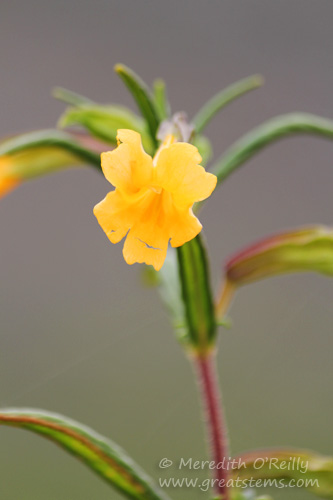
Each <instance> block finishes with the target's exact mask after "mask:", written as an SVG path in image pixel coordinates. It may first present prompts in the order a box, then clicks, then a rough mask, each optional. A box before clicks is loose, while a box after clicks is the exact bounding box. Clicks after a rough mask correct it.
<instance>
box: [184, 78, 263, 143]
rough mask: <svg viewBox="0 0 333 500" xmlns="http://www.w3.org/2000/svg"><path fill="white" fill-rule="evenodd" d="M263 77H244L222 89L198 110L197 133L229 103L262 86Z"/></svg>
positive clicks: (196, 117) (196, 116) (194, 120)
mask: <svg viewBox="0 0 333 500" xmlns="http://www.w3.org/2000/svg"><path fill="white" fill-rule="evenodd" d="M262 84H263V78H262V76H260V75H253V76H249V77H247V78H243V79H242V80H239V81H238V82H235V83H233V84H232V85H230V86H229V87H227V88H226V89H223V90H221V91H220V92H219V93H218V94H216V95H215V96H214V97H212V98H211V99H210V100H209V101H208V102H207V103H206V104H204V106H203V107H202V108H201V109H200V110H199V111H198V113H197V114H196V115H195V117H194V118H193V124H194V128H195V131H196V132H197V134H200V133H201V132H202V131H203V130H204V128H205V127H206V126H207V125H208V123H209V122H210V121H211V120H212V118H213V117H214V116H215V115H216V114H217V113H218V112H219V111H221V109H223V108H225V107H226V106H227V105H228V104H229V103H231V102H232V101H234V100H235V99H238V97H241V96H242V95H244V94H245V93H247V92H250V91H251V90H254V89H257V88H258V87H261V85H262Z"/></svg>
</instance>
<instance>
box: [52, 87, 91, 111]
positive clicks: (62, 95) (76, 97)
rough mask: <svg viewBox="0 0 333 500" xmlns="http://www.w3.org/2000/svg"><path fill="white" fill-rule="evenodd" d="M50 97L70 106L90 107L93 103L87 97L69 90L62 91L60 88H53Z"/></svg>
mask: <svg viewBox="0 0 333 500" xmlns="http://www.w3.org/2000/svg"><path fill="white" fill-rule="evenodd" d="M52 95H53V97H55V98H56V99H59V101H63V102H66V103H67V104H71V105H72V106H84V105H91V104H94V102H93V101H92V100H91V99H88V97H84V96H82V95H80V94H77V93H76V92H72V91H71V90H67V89H64V88H62V87H55V88H54V89H53V90H52Z"/></svg>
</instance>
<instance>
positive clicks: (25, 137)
mask: <svg viewBox="0 0 333 500" xmlns="http://www.w3.org/2000/svg"><path fill="white" fill-rule="evenodd" d="M41 147H43V148H44V147H56V148H59V149H61V150H63V151H67V152H68V153H72V154H73V155H75V156H76V157H77V158H79V159H80V160H81V161H82V162H85V163H88V164H89V165H92V166H94V167H97V168H98V169H99V170H100V169H101V161H100V155H99V154H97V153H95V152H94V151H91V150H89V149H87V148H84V147H83V146H81V145H80V143H79V141H77V140H76V139H74V138H73V137H72V136H71V135H70V134H67V133H65V132H60V131H59V130H41V131H37V132H29V133H27V134H22V135H19V136H16V137H13V138H12V139H8V140H6V141H4V142H2V143H1V144H0V156H5V155H13V154H15V153H19V152H22V151H28V150H29V149H33V148H41Z"/></svg>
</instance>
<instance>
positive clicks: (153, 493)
mask: <svg viewBox="0 0 333 500" xmlns="http://www.w3.org/2000/svg"><path fill="white" fill-rule="evenodd" d="M1 424H3V425H8V426H13V427H19V428H22V429H26V430H30V431H32V432H34V433H36V434H39V435H40V436H43V437H46V438H48V439H50V440H51V441H53V442H54V443H56V444H58V445H59V446H60V447H62V448H63V449H65V450H66V451H68V452H69V453H71V454H72V455H74V456H75V457H76V458H79V459H80V460H81V461H82V462H83V463H85V465H87V466H88V467H89V468H90V469H91V470H92V471H94V472H95V473H96V474H98V475H99V476H100V477H101V478H102V479H104V480H105V481H106V482H107V483H108V484H109V485H110V486H113V487H115V488H116V489H117V490H119V491H120V492H121V493H123V494H124V495H126V496H127V497H129V498H132V499H136V500H167V496H166V495H165V494H164V492H162V491H161V490H160V489H159V488H157V487H156V486H155V485H154V484H153V482H152V480H151V479H150V478H149V477H148V476H147V475H146V473H145V472H143V471H142V470H141V469H140V468H139V467H138V466H137V465H136V464H135V463H134V462H133V460H132V459H131V458H129V457H128V456H127V455H126V453H125V452H124V451H123V450H122V449H121V448H120V447H118V446H117V445H116V444H114V443H113V442H112V441H110V440H109V439H107V438H105V437H104V436H101V435H99V434H97V433H96V432H95V431H93V430H92V429H90V428H88V427H86V426H84V425H82V424H79V423H78V422H75V421H74V420H71V419H68V418H66V417H63V416H61V415H58V414H56V413H50V412H45V411H41V410H32V409H22V410H18V409H7V410H4V411H2V412H0V425H1Z"/></svg>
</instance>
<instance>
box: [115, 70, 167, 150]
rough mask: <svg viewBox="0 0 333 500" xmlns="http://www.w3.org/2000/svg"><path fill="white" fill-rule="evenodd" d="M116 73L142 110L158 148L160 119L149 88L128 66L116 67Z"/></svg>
mask: <svg viewBox="0 0 333 500" xmlns="http://www.w3.org/2000/svg"><path fill="white" fill-rule="evenodd" d="M115 71H116V73H117V74H118V75H119V76H120V78H121V79H122V80H123V82H124V83H125V85H126V87H127V88H128V90H129V91H130V92H131V94H132V96H133V97H134V100H135V102H136V104H137V106H138V108H139V109H140V111H141V113H142V116H143V118H144V119H145V120H146V122H147V125H148V129H149V131H150V136H151V139H152V141H153V143H154V146H155V147H157V145H158V142H157V139H156V135H157V129H158V127H159V123H160V119H159V113H158V110H157V108H156V106H155V103H154V100H153V98H152V97H151V95H150V91H149V88H148V87H147V85H146V84H145V83H144V82H143V81H142V80H141V78H140V77H139V76H138V75H137V74H136V73H134V71H132V70H131V69H129V68H127V67H126V66H124V65H122V64H117V65H116V66H115Z"/></svg>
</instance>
